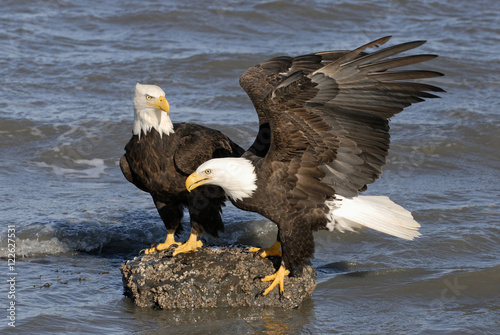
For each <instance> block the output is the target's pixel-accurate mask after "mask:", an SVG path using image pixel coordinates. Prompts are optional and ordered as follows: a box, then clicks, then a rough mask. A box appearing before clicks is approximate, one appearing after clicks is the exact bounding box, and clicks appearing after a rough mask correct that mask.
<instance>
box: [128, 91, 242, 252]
mask: <svg viewBox="0 0 500 335" xmlns="http://www.w3.org/2000/svg"><path fill="white" fill-rule="evenodd" d="M134 109H135V118H134V128H133V136H132V138H131V139H130V141H129V142H128V143H127V145H126V147H125V154H124V155H123V156H122V157H121V159H120V168H121V170H122V172H123V174H124V176H125V178H126V179H127V180H128V181H129V182H131V183H133V184H134V185H135V186H137V187H138V188H139V189H141V190H143V191H145V192H148V193H150V194H151V196H152V197H153V201H154V204H155V205H156V208H157V210H158V213H159V214H160V217H161V219H162V220H163V223H164V224H165V227H166V228H167V238H166V240H165V242H164V243H160V244H158V245H157V246H156V247H153V248H149V249H146V251H145V253H146V254H148V253H152V252H155V251H159V250H164V249H167V248H169V247H171V246H172V247H173V246H174V245H179V243H177V242H176V241H175V234H176V233H179V232H180V231H181V230H182V226H181V224H180V222H181V219H182V217H183V210H184V208H186V207H187V209H188V211H189V215H190V219H191V235H190V237H189V239H188V240H187V242H186V243H184V244H180V245H179V246H178V247H177V248H176V249H175V252H174V254H178V253H183V252H189V251H194V250H196V249H197V248H199V247H201V246H202V242H201V241H200V240H198V237H199V236H200V235H201V234H202V233H203V232H205V233H208V234H210V235H214V236H217V234H218V232H220V231H222V230H223V229H224V225H223V222H222V219H221V216H220V214H221V211H222V209H221V207H222V206H223V205H224V202H225V200H226V196H225V194H224V191H223V190H222V189H221V188H220V187H218V186H208V187H205V188H204V189H200V191H199V192H197V193H193V192H188V191H187V190H186V188H185V186H184V185H185V180H186V177H187V176H188V175H189V174H190V173H192V172H193V171H195V169H196V167H198V166H199V165H200V164H202V163H203V162H205V161H206V160H208V159H211V158H216V157H239V156H241V154H242V153H243V152H244V150H243V149H242V148H240V147H239V146H238V145H236V144H235V143H233V142H232V141H231V140H230V139H229V138H228V137H227V136H224V135H223V134H221V133H220V132H219V131H217V130H213V129H210V128H206V127H202V126H200V125H197V124H190V123H177V124H173V123H172V121H171V120H170V118H169V112H170V107H169V104H168V101H167V99H166V98H165V92H163V90H162V89H161V88H159V87H158V86H154V85H141V84H137V85H136V88H135V95H134Z"/></svg>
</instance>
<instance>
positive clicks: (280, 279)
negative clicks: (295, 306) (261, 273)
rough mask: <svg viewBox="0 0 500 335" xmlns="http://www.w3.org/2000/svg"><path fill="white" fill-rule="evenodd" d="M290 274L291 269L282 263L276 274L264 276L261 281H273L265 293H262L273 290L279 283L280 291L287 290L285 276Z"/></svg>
mask: <svg viewBox="0 0 500 335" xmlns="http://www.w3.org/2000/svg"><path fill="white" fill-rule="evenodd" d="M289 274H290V271H288V270H287V269H285V267H284V266H283V265H281V266H280V268H279V269H278V271H276V272H275V273H274V274H272V275H269V276H266V277H264V278H262V279H261V281H263V282H265V281H273V282H272V283H271V285H269V287H268V288H266V290H265V291H264V293H262V295H267V294H268V293H269V292H271V291H272V290H273V288H275V287H276V285H279V287H280V293H283V291H284V290H285V277H286V276H288V275H289Z"/></svg>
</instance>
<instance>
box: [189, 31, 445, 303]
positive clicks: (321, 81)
mask: <svg viewBox="0 0 500 335" xmlns="http://www.w3.org/2000/svg"><path fill="white" fill-rule="evenodd" d="M389 38H390V37H384V38H381V39H378V40H376V41H373V42H371V43H368V44H366V45H364V46H362V47H360V48H358V49H355V50H353V51H331V52H320V53H315V54H310V55H305V56H299V57H295V58H291V57H277V58H273V59H271V60H269V61H265V62H263V63H261V64H258V65H256V66H254V67H251V68H250V69H248V70H247V71H246V72H245V73H244V74H243V75H242V77H241V79H240V83H241V86H242V87H243V89H244V90H245V91H246V92H247V94H248V95H249V97H250V99H251V100H252V102H253V104H254V106H255V109H256V111H257V114H258V116H259V124H260V129H259V134H258V135H257V139H256V140H255V142H254V145H253V146H252V147H251V148H250V149H249V150H248V151H247V152H246V153H245V154H243V156H242V157H241V158H240V159H237V160H236V161H239V162H241V166H240V170H241V171H242V172H240V173H239V174H240V179H242V180H244V182H243V183H242V184H240V185H238V184H237V183H236V182H235V181H234V180H235V179H236V176H237V174H235V173H233V172H231V171H229V170H227V169H225V168H224V162H228V161H229V160H224V159H221V160H210V161H207V162H206V163H204V164H202V165H201V166H200V167H199V168H198V169H197V170H196V172H195V173H194V174H192V175H191V176H190V177H189V178H188V181H187V182H186V186H187V187H188V189H191V190H192V189H194V188H195V187H197V186H198V185H203V184H212V185H218V186H221V187H222V188H223V189H224V190H225V191H226V193H228V195H229V196H230V197H231V198H232V201H233V203H234V204H235V205H236V206H237V207H238V208H241V209H244V210H248V211H253V212H257V213H260V214H262V215H263V216H265V217H266V218H268V219H270V220H272V221H273V222H275V223H276V224H277V225H278V229H279V232H278V241H280V242H281V249H282V257H283V258H282V267H281V268H280V270H279V271H278V272H277V273H276V274H275V275H274V276H271V277H269V278H267V280H269V281H271V280H273V284H272V285H271V286H270V287H269V288H268V290H266V292H265V294H267V293H268V292H269V291H270V290H271V289H272V287H274V286H275V285H276V284H279V285H280V289H282V285H283V277H284V276H286V275H287V274H288V270H291V271H292V272H293V270H295V269H297V268H300V267H301V266H302V265H303V264H304V263H305V262H307V261H308V260H309V259H310V258H311V257H312V256H313V253H314V240H313V234H312V233H313V231H315V230H318V229H327V228H328V229H330V230H341V231H344V230H353V229H354V228H359V227H370V228H373V229H377V230H380V231H382V232H385V233H388V234H391V235H394V236H398V237H402V238H405V239H413V238H414V237H417V236H418V235H419V233H418V231H417V229H418V227H419V225H418V223H417V222H415V221H414V220H413V218H412V217H411V214H410V213H409V212H408V211H406V210H405V209H403V208H402V207H400V206H398V205H396V204H394V203H393V202H392V201H390V200H389V199H388V198H386V197H366V196H365V197H361V196H358V193H359V192H362V191H364V190H366V185H368V184H371V183H373V182H374V181H375V180H376V179H377V178H379V176H380V174H381V173H382V166H383V165H384V164H385V161H386V156H387V154H388V149H389V118H391V117H392V116H394V115H395V114H397V113H399V112H401V111H402V110H403V109H404V108H405V107H407V106H409V105H411V104H412V103H417V102H420V101H423V98H436V97H437V96H435V95H434V94H432V93H429V92H442V91H443V90H442V89H440V88H438V87H436V86H432V85H428V84H422V83H414V82H406V80H409V79H421V78H431V77H436V76H441V75H442V74H441V73H438V72H434V71H423V70H405V71H401V70H399V71H394V70H392V69H394V68H397V67H400V66H406V65H412V64H416V63H419V62H423V61H427V60H430V59H432V58H434V57H436V56H435V55H417V56H403V57H394V58H389V57H392V56H395V55H397V54H399V53H401V52H404V51H407V50H410V49H413V48H416V47H418V46H420V45H422V44H423V43H424V41H415V42H409V43H403V44H399V45H395V46H392V47H388V48H385V49H380V50H378V51H375V52H373V53H366V52H365V49H367V48H369V47H374V46H378V45H381V44H383V43H385V42H387V41H388V40H389ZM269 139H270V140H269ZM233 161H234V160H231V162H233ZM245 161H246V162H245ZM248 162H250V163H251V166H252V167H253V169H252V168H249V169H245V168H244V167H245V166H246V165H248ZM234 165H236V163H234ZM252 174H253V176H251V175H252ZM248 180H254V182H253V186H252V185H251V183H249V182H248ZM386 221H387V222H386Z"/></svg>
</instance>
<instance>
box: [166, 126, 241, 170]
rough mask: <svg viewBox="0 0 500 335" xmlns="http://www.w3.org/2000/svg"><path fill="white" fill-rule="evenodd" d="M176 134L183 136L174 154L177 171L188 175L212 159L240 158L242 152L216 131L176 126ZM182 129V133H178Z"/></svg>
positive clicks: (200, 127) (197, 127)
mask: <svg viewBox="0 0 500 335" xmlns="http://www.w3.org/2000/svg"><path fill="white" fill-rule="evenodd" d="M176 127H177V130H176V132H177V133H179V134H184V135H183V136H182V137H181V138H180V139H179V142H178V145H177V150H176V152H175V153H174V164H175V167H176V169H177V170H178V171H180V172H181V173H183V174H185V175H186V176H188V175H190V174H191V173H193V172H194V171H196V168H197V167H198V166H200V165H201V164H203V163H204V162H206V161H207V160H209V159H212V158H220V157H240V156H241V155H242V154H243V152H244V150H243V149H242V148H241V147H239V146H238V145H237V144H235V143H234V142H232V141H231V140H230V139H229V138H228V137H227V136H225V135H223V134H222V133H221V132H219V131H218V130H214V129H211V128H206V127H203V126H200V125H196V124H178V125H176ZM179 128H182V131H179Z"/></svg>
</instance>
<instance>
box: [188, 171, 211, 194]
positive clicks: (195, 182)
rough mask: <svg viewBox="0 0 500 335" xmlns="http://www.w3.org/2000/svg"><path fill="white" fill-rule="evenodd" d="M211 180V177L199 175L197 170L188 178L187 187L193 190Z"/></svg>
mask: <svg viewBox="0 0 500 335" xmlns="http://www.w3.org/2000/svg"><path fill="white" fill-rule="evenodd" d="M209 180H210V177H206V176H199V175H198V174H197V173H196V172H193V173H191V174H190V175H189V177H187V179H186V189H187V190H188V191H189V192H191V191H192V190H194V189H195V188H197V187H198V186H201V185H203V184H205V183H206V182H207V181H209Z"/></svg>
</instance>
